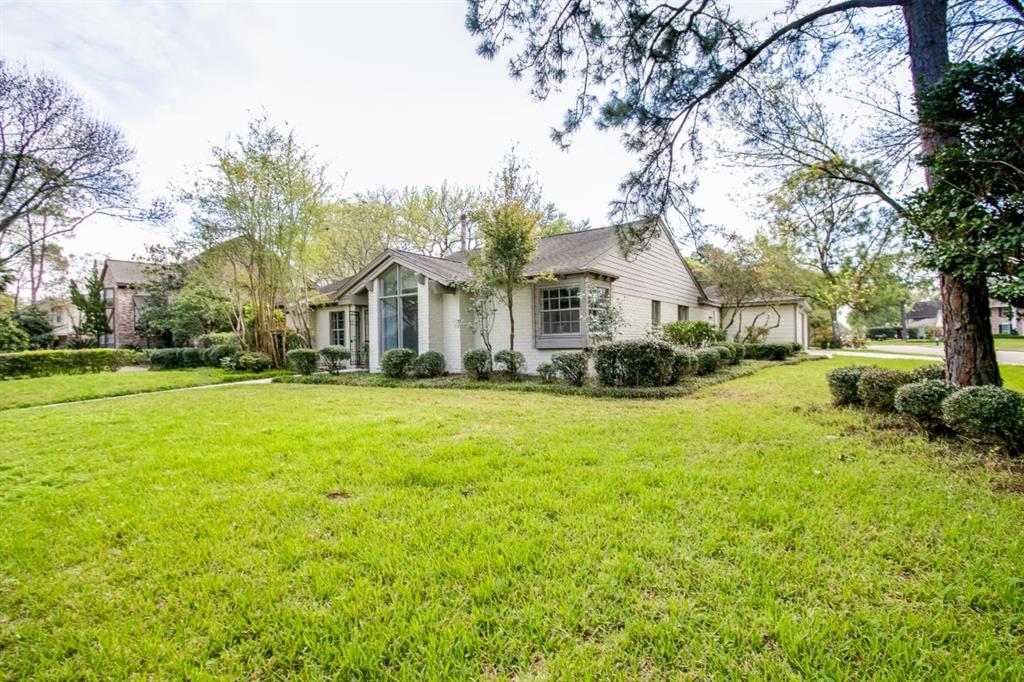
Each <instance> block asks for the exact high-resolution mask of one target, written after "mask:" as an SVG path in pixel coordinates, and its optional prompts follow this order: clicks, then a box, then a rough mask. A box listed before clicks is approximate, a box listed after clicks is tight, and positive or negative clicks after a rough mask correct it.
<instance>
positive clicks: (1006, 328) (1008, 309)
mask: <svg viewBox="0 0 1024 682" xmlns="http://www.w3.org/2000/svg"><path fill="white" fill-rule="evenodd" d="M988 305H989V308H990V309H991V311H992V315H991V320H992V333H993V334H1017V335H1018V336H1024V309H1021V308H1014V307H1013V306H1011V305H1010V304H1008V303H1003V302H1002V301H997V300H995V299H990V300H989V302H988Z"/></svg>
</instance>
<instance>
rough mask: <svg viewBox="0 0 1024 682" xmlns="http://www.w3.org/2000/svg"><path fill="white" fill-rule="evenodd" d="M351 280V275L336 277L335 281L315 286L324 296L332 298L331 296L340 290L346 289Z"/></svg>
mask: <svg viewBox="0 0 1024 682" xmlns="http://www.w3.org/2000/svg"><path fill="white" fill-rule="evenodd" d="M351 281H352V278H351V277H345V278H343V279H336V280H334V281H333V282H331V283H329V284H324V285H323V286H319V287H314V288H315V289H316V290H317V291H318V292H320V293H321V294H323V295H324V296H327V297H328V298H330V297H332V296H334V294H336V293H338V292H339V291H340V290H342V289H344V288H345V285H346V284H348V283H349V282H351Z"/></svg>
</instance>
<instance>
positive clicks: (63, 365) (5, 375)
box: [0, 348, 138, 379]
mask: <svg viewBox="0 0 1024 682" xmlns="http://www.w3.org/2000/svg"><path fill="white" fill-rule="evenodd" d="M137 361H138V353H137V352H136V351H133V350H128V349H123V348H87V349H83V350H31V351H24V352H21V353H0V379H14V378H16V377H45V376H50V375H53V374H87V373H90V372H114V371H117V370H118V369H119V368H121V367H124V366H125V365H131V364H133V363H135V362H137Z"/></svg>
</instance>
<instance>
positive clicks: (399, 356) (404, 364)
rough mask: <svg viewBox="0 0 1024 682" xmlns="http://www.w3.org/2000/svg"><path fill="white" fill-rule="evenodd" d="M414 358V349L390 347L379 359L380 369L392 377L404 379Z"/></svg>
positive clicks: (385, 374)
mask: <svg viewBox="0 0 1024 682" xmlns="http://www.w3.org/2000/svg"><path fill="white" fill-rule="evenodd" d="M415 359H416V351H414V350H410V349H408V348H392V349H391V350H389V351H386V352H385V353H384V357H382V358H381V359H380V371H381V372H383V373H384V376H386V377H391V378H392V379H404V378H405V377H406V376H407V375H408V374H409V370H410V369H411V368H412V361H413V360H415Z"/></svg>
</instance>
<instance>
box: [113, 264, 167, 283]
mask: <svg viewBox="0 0 1024 682" xmlns="http://www.w3.org/2000/svg"><path fill="white" fill-rule="evenodd" d="M104 267H105V268H106V269H107V271H108V272H109V273H110V275H111V276H112V277H113V278H114V281H115V282H117V283H118V284H145V283H146V282H148V281H149V279H150V273H151V271H152V268H154V267H157V264H156V263H144V262H142V261H137V260H113V259H109V258H108V259H107V261H106V262H105V263H104Z"/></svg>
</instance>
